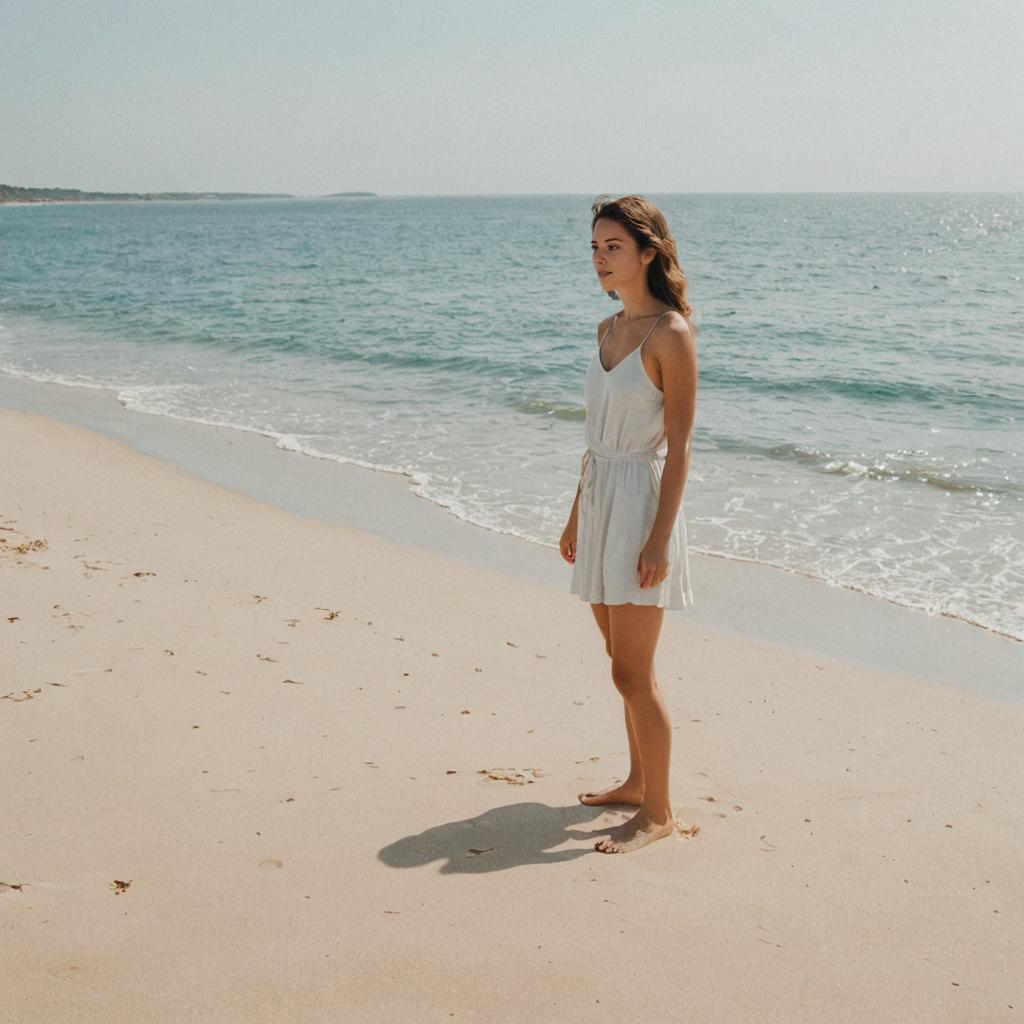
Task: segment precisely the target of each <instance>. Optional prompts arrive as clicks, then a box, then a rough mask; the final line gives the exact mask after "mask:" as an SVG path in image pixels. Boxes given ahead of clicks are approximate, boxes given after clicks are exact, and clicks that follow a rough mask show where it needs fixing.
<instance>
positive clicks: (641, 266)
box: [590, 217, 653, 292]
mask: <svg viewBox="0 0 1024 1024" xmlns="http://www.w3.org/2000/svg"><path fill="white" fill-rule="evenodd" d="M590 249H591V254H592V258H593V261H594V273H596V274H597V279H598V280H599V281H600V282H601V287H602V288H603V289H604V290H605V291H606V292H609V291H618V290H619V289H620V288H622V286H623V285H628V284H629V282H630V281H633V280H634V279H635V278H637V277H639V278H640V280H644V278H645V275H646V273H647V264H648V263H649V262H650V259H649V258H647V257H648V254H647V253H644V256H643V257H641V250H640V247H639V246H638V245H637V244H636V242H635V241H634V240H633V236H632V235H631V234H630V233H629V232H628V231H627V230H626V229H625V228H624V227H623V226H622V225H621V224H620V223H619V222H618V221H615V220H611V219H609V218H608V217H598V219H597V221H596V222H595V224H594V232H593V234H592V235H591V241H590ZM652 255H653V254H652Z"/></svg>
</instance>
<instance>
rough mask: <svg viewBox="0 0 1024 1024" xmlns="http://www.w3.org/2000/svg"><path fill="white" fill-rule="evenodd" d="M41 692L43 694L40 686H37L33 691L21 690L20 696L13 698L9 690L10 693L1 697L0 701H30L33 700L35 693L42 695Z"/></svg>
mask: <svg viewBox="0 0 1024 1024" xmlns="http://www.w3.org/2000/svg"><path fill="white" fill-rule="evenodd" d="M42 692H43V688H42V687H41V686H37V687H36V688H35V689H34V690H22V691H21V696H20V697H15V696H14V691H13V690H11V692H10V693H5V694H4V695H3V696H2V697H0V700H13V701H16V702H18V703H20V702H21V701H23V700H32V699H34V698H35V695H36V694H37V693H42Z"/></svg>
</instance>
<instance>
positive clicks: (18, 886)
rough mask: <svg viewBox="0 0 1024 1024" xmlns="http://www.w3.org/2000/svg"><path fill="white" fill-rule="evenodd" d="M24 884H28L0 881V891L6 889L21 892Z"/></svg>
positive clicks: (5, 890) (25, 883)
mask: <svg viewBox="0 0 1024 1024" xmlns="http://www.w3.org/2000/svg"><path fill="white" fill-rule="evenodd" d="M26 885H28V883H27V882H0V892H7V890H8V889H11V890H13V891H14V892H21V890H22V889H23V888H24V887H25V886H26Z"/></svg>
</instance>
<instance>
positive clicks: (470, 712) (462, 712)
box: [459, 708, 473, 715]
mask: <svg viewBox="0 0 1024 1024" xmlns="http://www.w3.org/2000/svg"><path fill="white" fill-rule="evenodd" d="M459 714H460V715H471V714H473V712H472V711H470V710H469V709H468V708H463V709H462V710H461V711H460V712H459Z"/></svg>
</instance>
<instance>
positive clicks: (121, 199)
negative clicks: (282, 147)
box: [0, 184, 377, 204]
mask: <svg viewBox="0 0 1024 1024" xmlns="http://www.w3.org/2000/svg"><path fill="white" fill-rule="evenodd" d="M376 195H377V193H376V192H332V193H331V194H330V195H328V196H296V195H292V194H291V193H289V192H83V191H82V190H81V189H77V188H24V187H22V186H20V185H2V184H0V203H9V204H13V203H152V202H175V201H182V200H185V201H191V202H201V201H205V202H223V201H230V200H232V199H347V198H351V197H361V196H376Z"/></svg>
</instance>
